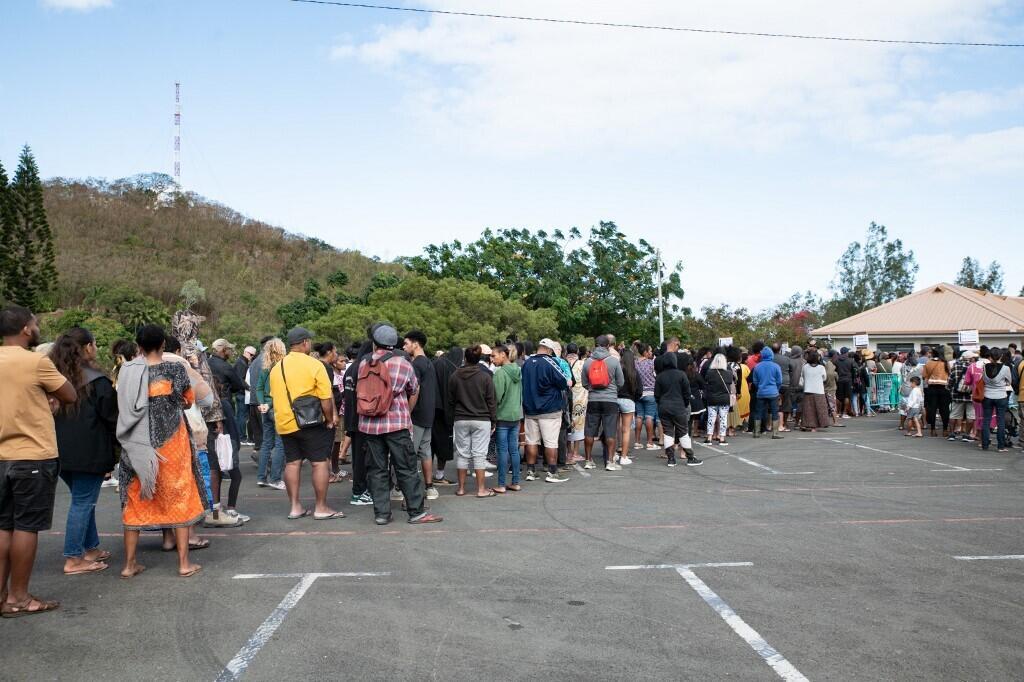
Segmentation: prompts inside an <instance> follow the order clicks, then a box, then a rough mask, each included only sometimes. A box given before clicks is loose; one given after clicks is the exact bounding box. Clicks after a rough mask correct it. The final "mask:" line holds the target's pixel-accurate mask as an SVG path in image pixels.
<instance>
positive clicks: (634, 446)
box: [633, 443, 644, 450]
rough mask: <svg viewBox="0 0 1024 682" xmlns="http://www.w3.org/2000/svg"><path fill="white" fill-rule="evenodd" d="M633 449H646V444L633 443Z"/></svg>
mask: <svg viewBox="0 0 1024 682" xmlns="http://www.w3.org/2000/svg"><path fill="white" fill-rule="evenodd" d="M633 449H634V450H643V449H644V444H643V443H634V444H633Z"/></svg>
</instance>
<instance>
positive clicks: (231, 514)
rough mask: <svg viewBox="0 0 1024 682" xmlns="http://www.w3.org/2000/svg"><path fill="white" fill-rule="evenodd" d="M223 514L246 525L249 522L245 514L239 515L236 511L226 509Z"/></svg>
mask: <svg viewBox="0 0 1024 682" xmlns="http://www.w3.org/2000/svg"><path fill="white" fill-rule="evenodd" d="M224 513H225V514H227V515H228V516H229V517H231V518H233V519H238V520H239V521H241V522H242V523H248V522H249V517H248V516H246V515H245V514H239V513H238V511H237V510H235V509H227V510H225V511H224Z"/></svg>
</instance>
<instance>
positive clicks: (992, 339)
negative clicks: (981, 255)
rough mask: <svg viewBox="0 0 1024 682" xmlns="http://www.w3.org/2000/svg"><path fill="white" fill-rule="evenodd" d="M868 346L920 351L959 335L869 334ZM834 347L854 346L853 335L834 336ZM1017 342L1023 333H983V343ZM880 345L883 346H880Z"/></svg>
mask: <svg viewBox="0 0 1024 682" xmlns="http://www.w3.org/2000/svg"><path fill="white" fill-rule="evenodd" d="M868 342H869V345H868V347H869V348H871V350H876V351H877V350H885V351H891V350H897V348H893V347H892V346H898V350H908V349H909V347H913V349H914V350H915V351H918V352H920V350H921V346H934V345H937V344H942V345H944V346H955V345H956V343H957V335H956V334H949V335H941V336H882V335H878V336H875V335H873V334H872V335H869V336H868ZM831 343H832V347H833V348H842V347H843V346H846V347H847V348H853V337H852V336H833V337H832V342H831ZM1011 343H1016V344H1017V347H1018V348H1021V347H1024V346H1022V339H1021V335H1019V334H1002V335H992V334H982V335H981V344H982V345H985V346H990V347H998V348H1006V347H1007V346H1008V345H1009V344H1011ZM879 345H881V346H882V348H881V349H880V348H879Z"/></svg>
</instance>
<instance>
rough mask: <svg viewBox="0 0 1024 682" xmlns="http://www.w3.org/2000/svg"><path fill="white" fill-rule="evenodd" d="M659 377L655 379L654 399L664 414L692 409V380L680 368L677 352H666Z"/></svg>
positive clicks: (683, 412) (680, 412) (682, 412)
mask: <svg viewBox="0 0 1024 682" xmlns="http://www.w3.org/2000/svg"><path fill="white" fill-rule="evenodd" d="M662 357H664V358H665V360H664V361H663V362H662V364H661V370H660V371H659V372H658V378H657V379H655V380H654V399H655V400H657V401H658V411H659V412H662V413H664V414H673V415H676V414H685V413H686V412H687V411H688V410H689V409H690V380H689V379H688V378H687V377H686V372H684V371H683V370H681V369H679V364H678V363H679V358H678V356H677V355H676V354H675V353H665V354H664V355H663V356H662Z"/></svg>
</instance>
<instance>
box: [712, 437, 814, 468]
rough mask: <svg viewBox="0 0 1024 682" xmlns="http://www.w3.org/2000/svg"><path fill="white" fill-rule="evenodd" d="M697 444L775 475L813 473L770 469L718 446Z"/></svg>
mask: <svg viewBox="0 0 1024 682" xmlns="http://www.w3.org/2000/svg"><path fill="white" fill-rule="evenodd" d="M697 445H699V446H701V447H702V448H707V449H708V450H711V452H717V453H718V454H720V455H726V456H727V457H732V458H734V459H738V460H739V461H741V462H743V463H744V464H749V465H750V466H752V467H757V468H758V469H761V470H762V471H764V472H765V473H766V474H773V475H775V476H806V475H807V474H813V473H814V472H813V471H776V470H775V469H772V468H771V467H770V466H765V465H764V464H761V463H759V462H755V461H753V460H750V459H747V458H746V457H740V456H739V455H734V454H733V453H731V452H729V451H728V450H722V449H720V448H716V447H713V446H711V445H707V444H705V443H697Z"/></svg>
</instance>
